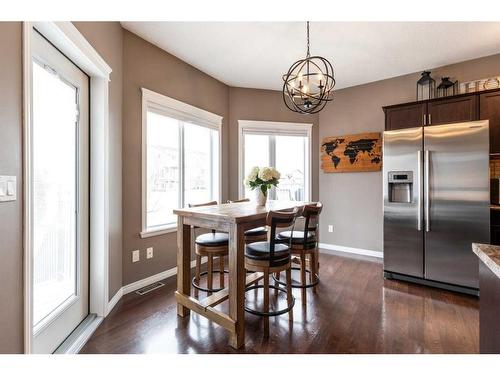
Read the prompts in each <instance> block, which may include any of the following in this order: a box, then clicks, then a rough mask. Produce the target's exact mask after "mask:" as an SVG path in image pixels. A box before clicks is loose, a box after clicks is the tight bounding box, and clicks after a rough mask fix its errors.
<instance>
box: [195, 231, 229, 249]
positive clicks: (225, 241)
mask: <svg viewBox="0 0 500 375" xmlns="http://www.w3.org/2000/svg"><path fill="white" fill-rule="evenodd" d="M195 243H196V244H197V245H201V246H206V247H216V246H224V245H229V235H228V234H227V233H205V234H201V235H199V236H198V237H196V240H195Z"/></svg>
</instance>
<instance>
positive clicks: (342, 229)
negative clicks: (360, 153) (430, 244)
mask: <svg viewBox="0 0 500 375" xmlns="http://www.w3.org/2000/svg"><path fill="white" fill-rule="evenodd" d="M419 75H420V73H415V74H409V75H405V76H400V77H396V78H391V79H387V80H383V81H378V82H374V83H370V84H366V85H361V86H356V87H351V88H346V89H342V90H338V91H336V93H335V100H334V102H333V103H330V104H329V105H327V107H326V108H325V109H324V110H323V111H322V112H321V113H320V132H319V137H320V142H321V139H323V137H326V136H335V135H347V134H356V133H363V132H368V131H380V132H382V131H383V130H384V113H383V111H382V106H385V105H390V104H397V103H404V102H408V101H414V100H415V83H416V81H417V79H418V77H419ZM495 75H500V55H494V56H489V57H484V58H480V59H476V60H470V61H465V62H462V63H459V64H454V65H449V66H445V67H441V68H438V69H432V76H433V77H434V78H435V79H436V81H437V82H438V81H439V80H440V77H442V76H450V77H452V78H454V79H458V80H459V81H462V82H465V81H469V80H473V79H478V78H486V77H491V76H495ZM319 186H320V188H319V198H320V200H321V201H322V202H323V204H324V209H323V213H322V220H321V242H324V243H328V244H335V245H341V246H348V247H355V248H361V249H369V250H376V251H382V249H383V214H382V173H381V172H365V173H328V174H325V173H323V171H321V170H320V171H319ZM328 224H333V226H334V232H333V233H328V230H327V225H328Z"/></svg>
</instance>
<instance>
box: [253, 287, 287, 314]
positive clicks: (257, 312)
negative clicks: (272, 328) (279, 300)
mask: <svg viewBox="0 0 500 375" xmlns="http://www.w3.org/2000/svg"><path fill="white" fill-rule="evenodd" d="M253 289H264V285H251V286H249V287H247V288H246V289H245V292H248V291H250V290H253ZM269 289H275V290H279V291H280V292H283V293H285V294H287V292H286V289H284V288H280V287H277V286H274V285H269ZM293 306H295V297H293V296H292V303H291V304H290V305H288V306H287V307H285V308H284V309H281V310H277V311H270V312H267V313H266V312H263V311H258V310H253V309H251V308H249V307H246V306H245V311H246V312H248V313H250V314H253V315H258V316H277V315H283V314H286V313H287V312H289V311H290V310H291V309H293Z"/></svg>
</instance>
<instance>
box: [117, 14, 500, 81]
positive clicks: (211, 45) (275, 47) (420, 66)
mask: <svg viewBox="0 0 500 375" xmlns="http://www.w3.org/2000/svg"><path fill="white" fill-rule="evenodd" d="M122 26H123V27H124V28H126V29H127V30H129V31H131V32H133V33H135V34H137V35H139V36H140V37H142V38H144V39H145V40H147V41H149V42H151V43H153V44H155V45H157V46H158V47H160V48H162V49H164V50H165V51H167V52H169V53H171V54H173V55H175V56H177V57H178V58H180V59H181V60H184V61H186V62H187V63H189V64H191V65H193V66H195V67H196V68H198V69H200V70H201V71H203V72H205V73H207V74H209V75H211V76H212V77H214V78H216V79H218V80H220V81H222V82H224V83H226V84H228V85H230V86H235V87H250V88H260V89H271V90H281V88H282V78H281V77H282V75H283V74H284V73H286V71H287V70H288V68H289V67H290V65H291V64H292V63H293V62H295V61H296V60H298V59H301V58H303V57H304V56H305V53H306V27H305V22H122ZM310 34H311V36H310V38H311V55H321V56H323V57H326V58H327V59H328V60H330V62H331V63H332V64H333V68H334V71H335V78H336V80H337V85H336V86H335V88H336V89H339V88H344V87H349V86H355V85H360V84H364V83H368V82H373V81H378V80H381V79H386V78H390V77H395V76H399V75H403V74H408V73H413V72H417V71H421V70H424V69H431V68H435V67H439V66H443V65H447V64H452V63H455V62H459V61H465V60H470V59H473V58H477V57H482V56H488V55H492V54H496V53H500V23H498V22H489V23H487V22H312V23H311V25H310ZM499 69H500V67H499Z"/></svg>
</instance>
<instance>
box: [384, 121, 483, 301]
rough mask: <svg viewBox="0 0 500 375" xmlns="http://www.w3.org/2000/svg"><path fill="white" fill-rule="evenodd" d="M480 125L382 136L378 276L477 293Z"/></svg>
mask: <svg viewBox="0 0 500 375" xmlns="http://www.w3.org/2000/svg"><path fill="white" fill-rule="evenodd" d="M488 128H489V127H488V121H487V120H486V121H473V122H465V123H458V124H449V125H436V126H426V127H419V128H411V129H402V130H393V131H386V132H384V150H383V155H384V166H383V175H384V177H383V181H384V182H383V183H384V187H383V194H384V275H385V277H386V278H395V279H400V280H406V281H413V282H417V283H422V284H426V285H431V286H437V287H442V288H446V289H451V290H455V291H460V292H465V293H472V294H477V293H478V288H479V282H478V260H477V257H476V256H475V255H474V254H473V253H472V249H471V244H472V243H473V242H482V243H488V242H489V236H490V214H489V203H490V196H489V129H488Z"/></svg>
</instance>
